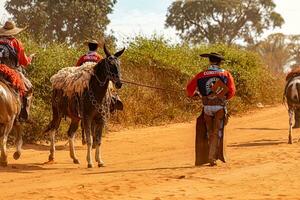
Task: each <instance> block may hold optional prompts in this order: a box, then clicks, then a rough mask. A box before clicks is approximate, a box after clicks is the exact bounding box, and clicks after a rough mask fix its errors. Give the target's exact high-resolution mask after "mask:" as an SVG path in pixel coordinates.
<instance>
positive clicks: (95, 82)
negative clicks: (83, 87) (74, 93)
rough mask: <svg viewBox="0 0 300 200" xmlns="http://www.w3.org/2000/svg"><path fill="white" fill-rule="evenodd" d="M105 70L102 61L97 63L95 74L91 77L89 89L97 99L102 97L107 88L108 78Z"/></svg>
mask: <svg viewBox="0 0 300 200" xmlns="http://www.w3.org/2000/svg"><path fill="white" fill-rule="evenodd" d="M103 62H104V61H103ZM105 70H106V69H105V66H104V63H101V64H99V66H97V69H96V72H95V75H94V76H92V79H91V85H90V90H92V92H93V93H94V95H95V97H96V99H97V100H99V99H102V98H103V97H104V96H105V94H106V91H107V89H108V85H109V79H108V77H107V75H106V74H107V73H106V71H105Z"/></svg>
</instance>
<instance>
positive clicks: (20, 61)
mask: <svg viewBox="0 0 300 200" xmlns="http://www.w3.org/2000/svg"><path fill="white" fill-rule="evenodd" d="M23 30H24V29H23V28H18V27H16V25H15V23H14V22H13V21H7V22H5V24H4V26H3V27H2V28H0V63H1V64H5V65H7V66H8V67H10V68H12V69H15V70H16V72H18V73H19V74H20V76H21V78H22V80H23V81H24V84H25V87H26V91H25V95H24V98H23V102H22V103H23V105H22V110H21V113H20V118H21V119H22V120H27V119H28V115H29V108H30V104H31V98H32V84H31V82H30V81H29V80H28V79H27V78H26V77H25V76H24V74H23V73H22V71H23V70H24V69H25V68H26V67H27V66H28V65H29V64H30V63H31V60H32V56H33V55H31V56H26V54H25V51H24V47H23V45H22V43H21V42H20V41H19V40H17V39H16V38H15V37H14V35H17V34H18V33H20V32H21V31H23Z"/></svg>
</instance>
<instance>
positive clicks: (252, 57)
mask: <svg viewBox="0 0 300 200" xmlns="http://www.w3.org/2000/svg"><path fill="white" fill-rule="evenodd" d="M22 40H23V43H25V46H26V50H27V52H28V53H33V52H35V53H36V54H37V56H36V59H35V60H34V62H33V64H32V65H31V66H30V67H29V68H28V75H29V77H30V79H31V80H32V82H33V85H34V87H35V90H34V96H35V99H34V107H33V108H32V115H31V118H32V121H33V123H32V124H29V125H28V126H27V127H26V128H25V132H26V134H25V139H26V140H27V141H29V142H34V141H36V140H41V139H45V138H48V136H45V135H42V130H44V128H45V126H46V125H47V123H48V122H49V120H50V117H51V102H50V100H51V98H50V97H51V86H50V81H49V79H50V77H51V76H52V75H53V74H55V73H56V72H57V71H58V70H59V69H61V68H63V67H68V66H73V65H74V64H75V63H76V61H77V58H78V57H79V56H80V55H81V54H82V53H84V52H85V49H74V48H69V47H68V46H66V45H64V44H57V43H54V44H51V45H49V46H47V48H42V47H40V46H39V45H37V44H36V43H35V42H33V41H32V40H30V39H26V38H22ZM204 52H220V53H222V54H224V56H225V58H226V59H227V61H226V62H225V63H224V65H223V66H224V68H225V69H227V70H229V71H231V72H232V74H233V76H234V78H235V80H236V86H237V96H236V97H235V98H234V100H233V101H232V102H231V103H230V107H229V110H230V111H231V112H240V111H245V110H247V109H248V108H250V107H251V106H253V105H255V104H256V103H258V102H262V103H264V104H272V103H276V102H279V100H280V99H281V93H282V85H283V84H282V82H281V81H280V80H281V79H279V78H278V77H276V76H275V75H273V74H272V73H271V72H269V71H267V70H266V69H265V67H264V65H263V62H262V60H261V59H260V57H259V56H258V55H256V54H255V53H253V52H249V51H246V50H243V49H240V48H238V47H227V46H225V45H213V46H208V45H203V46H196V47H190V46H188V45H186V44H183V45H171V44H169V43H168V41H165V40H164V39H163V38H160V37H155V36H154V37H153V38H152V39H145V38H142V37H137V38H136V39H135V40H134V41H132V42H131V43H130V44H129V46H128V48H127V50H126V51H125V53H124V54H123V56H122V57H121V68H122V69H121V71H122V74H123V79H125V80H130V81H133V82H138V83H143V84H147V85H151V86H157V87H161V88H168V89H173V90H178V92H166V91H160V90H153V89H149V88H142V87H137V86H133V85H128V84H124V86H123V88H122V89H121V90H120V92H119V94H120V96H121V98H122V100H123V102H124V104H125V110H124V111H123V112H118V113H116V114H115V115H113V116H112V118H111V121H110V122H111V123H110V126H112V125H114V126H121V127H127V126H139V125H157V124H163V123H168V122H182V121H187V120H191V119H193V118H195V116H196V115H198V114H199V112H200V111H201V108H200V104H201V103H200V101H193V100H191V99H188V98H187V97H186V96H185V93H184V91H183V89H184V88H185V86H186V83H187V81H188V80H189V79H190V78H191V77H192V76H194V75H195V74H196V73H197V72H199V71H201V70H203V69H205V67H206V66H207V65H208V62H207V60H206V59H202V58H200V57H199V54H200V53H204ZM100 53H102V52H100ZM102 54H103V53H102ZM59 135H60V136H66V134H65V130H63V131H61V132H60V134H59Z"/></svg>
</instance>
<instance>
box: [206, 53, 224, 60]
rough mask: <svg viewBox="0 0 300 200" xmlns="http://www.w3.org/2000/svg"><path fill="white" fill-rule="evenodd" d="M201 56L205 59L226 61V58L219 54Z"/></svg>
mask: <svg viewBox="0 0 300 200" xmlns="http://www.w3.org/2000/svg"><path fill="white" fill-rule="evenodd" d="M200 56H201V57H204V58H218V59H220V60H225V59H224V57H223V56H222V55H221V54H218V53H203V54H200Z"/></svg>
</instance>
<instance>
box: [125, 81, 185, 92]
mask: <svg viewBox="0 0 300 200" xmlns="http://www.w3.org/2000/svg"><path fill="white" fill-rule="evenodd" d="M121 82H122V83H127V84H131V85H136V86H140V87H145V88H150V89H156V90H162V91H167V92H185V90H184V89H181V90H172V89H167V88H160V87H156V86H150V85H145V84H142V83H135V82H131V81H126V80H121Z"/></svg>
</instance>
